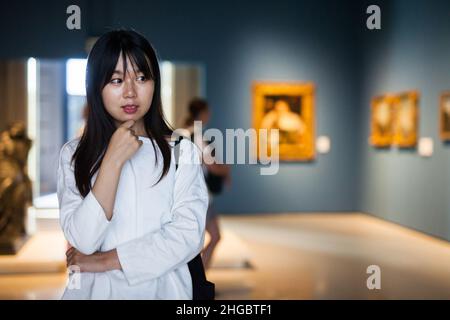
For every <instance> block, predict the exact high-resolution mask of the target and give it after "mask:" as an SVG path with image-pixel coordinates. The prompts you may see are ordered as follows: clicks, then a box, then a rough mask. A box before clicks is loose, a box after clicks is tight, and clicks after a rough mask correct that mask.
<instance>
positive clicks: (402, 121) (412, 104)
mask: <svg viewBox="0 0 450 320" xmlns="http://www.w3.org/2000/svg"><path fill="white" fill-rule="evenodd" d="M418 101H419V94H418V93H417V91H408V92H403V93H400V94H398V95H397V96H396V99H395V110H394V111H395V125H394V145H396V146H398V147H400V148H413V147H415V146H416V145H417V132H418V115H419V111H418V109H419V108H418Z"/></svg>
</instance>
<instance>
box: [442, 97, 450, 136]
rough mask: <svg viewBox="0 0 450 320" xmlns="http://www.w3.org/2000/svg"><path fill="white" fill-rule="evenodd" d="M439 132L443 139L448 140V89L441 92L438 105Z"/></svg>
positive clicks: (449, 126) (449, 103)
mask: <svg viewBox="0 0 450 320" xmlns="http://www.w3.org/2000/svg"><path fill="white" fill-rule="evenodd" d="M439 133H440V136H441V139H442V140H443V141H450V91H446V92H443V93H442V94H441V99H440V106H439Z"/></svg>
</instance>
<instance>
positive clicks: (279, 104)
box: [252, 82, 315, 161]
mask: <svg viewBox="0 0 450 320" xmlns="http://www.w3.org/2000/svg"><path fill="white" fill-rule="evenodd" d="M252 89H253V127H254V128H255V129H256V130H257V131H259V130H260V129H267V130H268V131H269V130H271V129H278V130H279V135H278V141H261V139H262V137H261V136H260V135H259V134H258V135H257V137H258V138H257V148H256V150H257V155H258V159H259V158H260V157H259V155H260V150H261V146H262V144H263V143H264V145H266V146H271V145H274V144H275V145H277V149H278V151H279V159H280V160H282V161H283V160H284V161H310V160H313V159H314V157H315V144H314V141H315V138H314V134H315V132H314V123H315V114H314V98H315V92H314V90H315V88H314V85H313V84H312V83H286V82H282V83H278V82H255V83H254V84H253V88H252ZM266 139H268V140H270V139H273V137H272V136H271V135H268V136H267V138H266ZM270 152H271V151H270V150H267V153H268V154H270Z"/></svg>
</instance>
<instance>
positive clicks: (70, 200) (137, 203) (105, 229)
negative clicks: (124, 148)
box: [58, 137, 208, 299]
mask: <svg viewBox="0 0 450 320" xmlns="http://www.w3.org/2000/svg"><path fill="white" fill-rule="evenodd" d="M139 139H140V140H142V141H143V144H142V146H141V148H140V149H139V150H138V151H137V152H136V153H135V154H134V156H133V157H132V158H131V159H130V160H128V161H127V162H126V163H125V165H124V166H123V168H122V172H121V175H120V179H119V184H118V188H117V193H116V200H115V204H114V210H113V217H112V219H111V220H110V221H108V220H107V219H106V216H105V213H104V211H103V209H102V207H101V206H100V204H99V203H98V201H97V200H96V198H95V196H94V194H93V193H92V191H91V192H89V194H88V195H87V196H86V197H85V198H83V197H82V196H81V195H80V193H79V192H78V188H77V187H76V184H75V177H74V170H73V163H71V158H72V155H73V153H74V152H75V149H76V147H77V145H78V142H79V139H74V140H71V141H69V142H68V143H66V144H65V145H64V146H63V147H62V149H61V153H60V161H59V167H58V200H59V206H60V223H61V227H62V230H63V232H64V235H65V237H66V239H67V241H68V242H69V243H70V244H71V245H72V246H73V247H75V248H76V249H78V250H79V251H80V252H81V253H83V254H92V253H94V252H96V251H109V250H111V249H114V248H115V249H117V254H118V257H119V261H120V264H121V266H122V270H113V271H107V272H100V273H72V274H71V275H70V278H69V284H68V286H67V287H66V290H65V292H64V295H63V297H62V299H192V279H191V275H190V273H189V268H188V265H187V263H188V262H189V261H190V260H191V259H193V258H194V257H195V256H196V255H197V254H198V253H199V252H200V251H201V249H202V247H203V242H204V231H205V219H206V210H207V207H208V192H207V188H206V185H205V181H204V177H203V173H202V169H201V162H200V150H199V149H198V148H197V147H196V146H195V145H194V144H193V143H192V142H191V141H189V139H183V140H182V141H181V143H180V154H179V165H178V169H177V170H175V159H174V158H175V157H174V152H173V148H172V158H171V166H170V170H169V171H168V173H167V175H166V176H165V177H164V178H163V179H162V180H161V181H160V182H159V183H158V184H156V185H154V184H155V183H156V182H157V181H158V179H159V176H160V174H161V170H162V166H163V164H162V161H163V158H162V153H161V151H160V150H159V148H158V146H157V145H156V142H155V146H156V149H157V151H158V164H157V165H155V152H154V149H153V146H152V143H151V141H150V139H149V138H145V137H139ZM171 146H173V142H171ZM96 177H97V174H95V175H94V176H93V178H92V185H93V184H94V182H95V179H96ZM75 277H78V278H76V279H75Z"/></svg>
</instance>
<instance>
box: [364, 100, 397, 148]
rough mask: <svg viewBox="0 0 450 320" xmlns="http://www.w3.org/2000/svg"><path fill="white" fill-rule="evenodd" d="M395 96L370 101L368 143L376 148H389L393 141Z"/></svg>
mask: <svg viewBox="0 0 450 320" xmlns="http://www.w3.org/2000/svg"><path fill="white" fill-rule="evenodd" d="M395 103H396V97H395V95H391V94H386V95H382V96H378V97H375V98H373V99H372V107H371V117H370V128H371V134H370V138H369V142H370V144H371V145H372V146H374V147H377V148H386V147H390V146H391V145H392V143H393V141H394V123H395V122H394V120H395V118H394V117H395V113H394V106H395Z"/></svg>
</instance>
